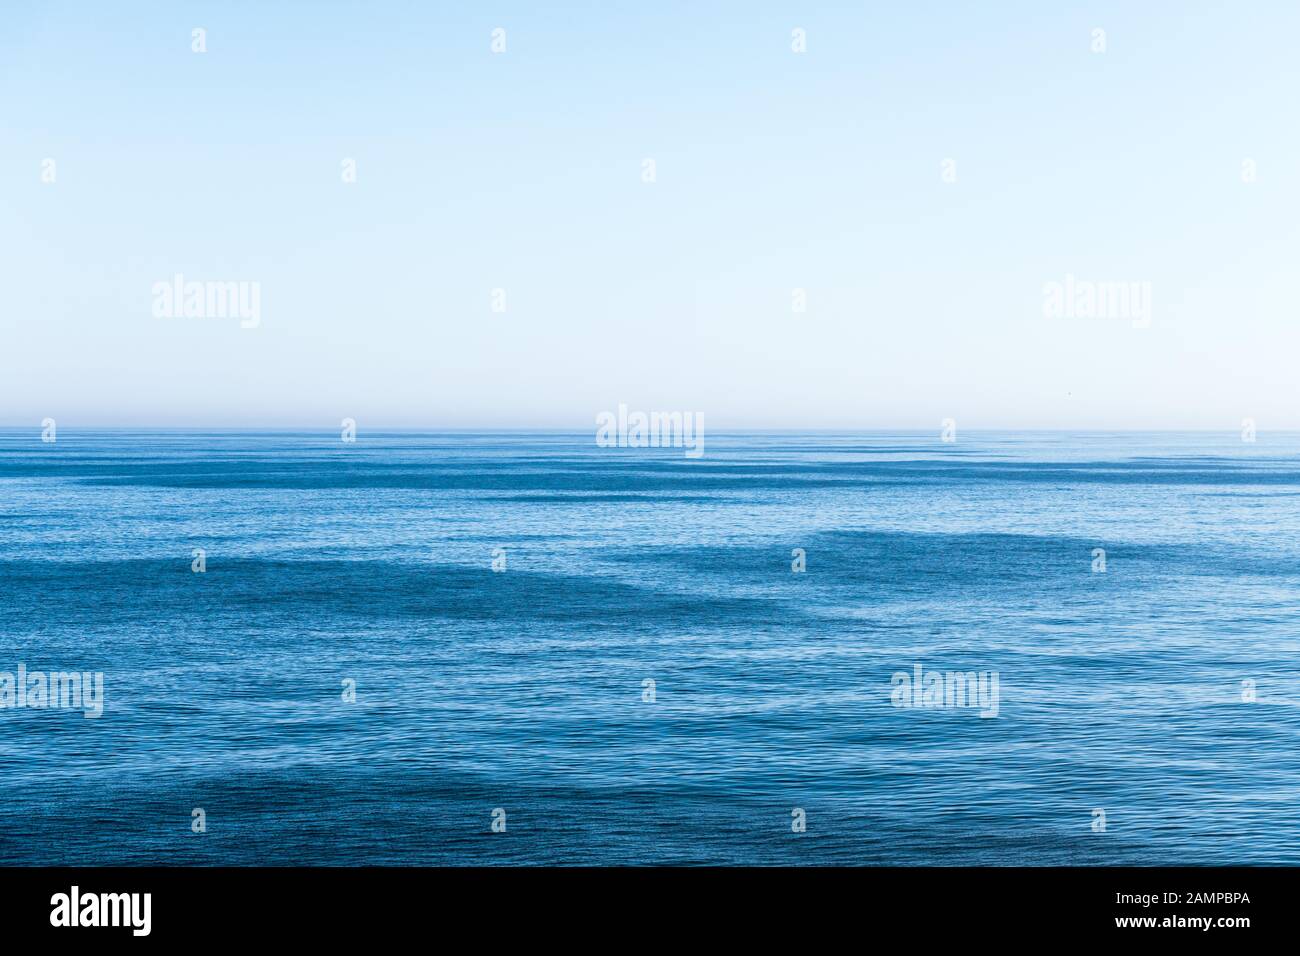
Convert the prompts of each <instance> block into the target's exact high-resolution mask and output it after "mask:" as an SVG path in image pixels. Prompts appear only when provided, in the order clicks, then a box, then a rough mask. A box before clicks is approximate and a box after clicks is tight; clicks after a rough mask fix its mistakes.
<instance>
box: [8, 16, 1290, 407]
mask: <svg viewBox="0 0 1300 956" xmlns="http://www.w3.org/2000/svg"><path fill="white" fill-rule="evenodd" d="M114 6H115V5H107V4H100V3H93V2H64V3H60V2H25V0H18V2H11V3H7V4H5V6H4V8H3V11H0V118H2V119H0V262H2V263H3V266H0V268H2V269H3V277H4V280H5V289H6V291H7V295H6V296H5V301H4V304H3V305H2V306H0V336H2V341H3V346H4V348H3V358H2V359H0V425H32V426H33V427H35V426H37V425H38V424H39V422H40V421H41V419H43V418H45V417H47V416H48V417H53V418H55V419H56V420H57V421H58V422H59V426H60V428H64V427H76V426H78V425H166V426H181V425H205V426H212V425H244V426H283V425H295V426H319V427H322V428H333V427H337V425H338V423H339V421H340V420H341V419H342V418H344V417H351V418H354V419H356V420H357V421H358V423H359V424H360V426H361V427H362V428H363V429H364V428H367V427H381V426H394V427H434V428H436V427H474V426H485V427H516V426H518V427H529V426H534V427H536V426H540V427H562V428H568V427H574V428H585V427H594V421H595V417H596V415H597V413H599V412H601V411H604V410H612V409H616V408H617V406H618V404H619V403H620V402H622V403H626V404H627V405H629V406H631V407H632V408H634V409H644V410H673V409H677V410H683V411H695V412H699V413H702V414H703V415H704V417H705V421H706V423H707V426H708V427H712V428H719V429H721V428H726V427H742V428H744V427H777V428H788V427H801V426H805V427H831V428H914V427H919V428H930V427H933V428H934V429H936V430H937V429H938V428H939V423H940V421H941V420H942V419H944V418H954V419H956V421H957V422H958V425H959V427H961V428H971V429H977V428H1015V427H1026V428H1113V429H1124V428H1132V429H1151V428H1212V429H1219V428H1222V429H1225V430H1234V431H1235V430H1237V429H1239V428H1240V425H1241V422H1242V419H1243V418H1246V417H1251V418H1254V419H1255V420H1256V421H1257V422H1258V426H1259V428H1260V429H1261V430H1270V429H1288V428H1289V429H1294V428H1300V374H1297V357H1300V303H1297V301H1296V297H1295V295H1294V293H1293V290H1292V289H1291V288H1290V287H1289V284H1290V282H1292V281H1293V279H1292V276H1293V275H1294V272H1295V267H1296V264H1297V258H1298V256H1297V253H1298V252H1300V179H1298V177H1300V128H1298V126H1297V123H1296V102H1297V94H1300V57H1297V56H1296V55H1295V38H1296V37H1297V35H1300V4H1296V3H1294V2H1286V0H1268V2H1254V0H1239V2H1216V3H1210V2H1197V0H1184V2H1173V0H1167V2H1166V0H1154V2H1144V3H1140V4H1137V3H1132V2H1131V0H1129V2H1078V3H1070V4H1059V3H1043V2H1042V0H993V2H989V3H984V4H971V3H964V2H958V0H947V2H915V3H893V4H886V3H874V2H873V3H865V2H858V3H795V2H788V3H767V2H717V3H686V2H661V3H647V4H608V3H599V2H586V3H573V2H569V3H542V2H536V0H534V2H515V3H472V4H471V3H436V4H435V3H422V2H400V3H399V2H384V0H374V2H355V3H350V2H349V3H345V2H333V3H306V2H279V3H274V4H271V3H261V2H229V0H227V2H220V3H218V2H204V3H176V2H171V3H164V2H140V3H131V4H125V5H121V6H120V8H118V9H114V8H113V7H114ZM194 28H203V29H204V30H205V31H206V36H205V41H206V52H204V53H195V52H193V51H192V49H191V47H192V33H191V31H192V30H193V29H194ZM496 28H502V29H504V30H505V44H506V49H505V52H502V53H494V52H492V49H491V44H492V31H493V30H494V29H496ZM796 28H798V29H802V30H804V31H806V52H803V53H796V52H794V51H793V50H792V31H793V30H795V29H796ZM1096 28H1101V29H1104V31H1105V43H1106V50H1105V52H1104V53H1098V52H1094V51H1093V49H1092V47H1093V44H1094V35H1093V31H1094V29H1096ZM49 159H53V160H54V167H53V169H54V173H55V175H54V181H53V182H45V181H43V173H44V172H45V171H46V170H47V169H48V165H47V164H46V163H45V161H46V160H49ZM345 159H352V160H355V163H356V181H355V182H354V183H348V182H344V181H343V176H342V164H343V162H344V160H345ZM646 159H652V160H653V161H654V164H655V166H654V171H655V181H654V182H653V183H647V182H645V181H643V171H644V165H643V163H644V160H646ZM949 159H951V160H953V161H954V162H955V166H952V167H945V166H944V162H945V160H949ZM1247 161H1249V162H1250V163H1251V164H1252V166H1250V167H1247V166H1244V165H1243V164H1245V163H1247ZM946 168H947V169H955V174H956V176H955V181H953V182H947V181H945V178H944V171H945V169H946ZM1248 168H1253V170H1254V176H1253V181H1246V180H1247V179H1251V176H1249V175H1244V171H1245V170H1246V169H1248ZM177 274H181V275H183V276H184V277H185V279H186V280H198V281H240V280H242V281H249V282H257V283H258V284H259V288H260V317H259V318H260V321H259V322H258V324H257V326H256V327H255V328H243V327H241V323H240V321H239V320H238V318H217V319H213V318H204V319H198V318H184V317H173V318H159V317H156V316H155V315H154V309H153V306H154V304H155V303H154V287H155V283H158V282H160V281H161V282H171V281H172V279H173V277H174V276H175V275H177ZM1067 275H1069V276H1073V277H1075V278H1076V279H1077V280H1088V281H1125V282H1146V283H1150V290H1151V314H1150V323H1149V325H1147V326H1146V327H1140V323H1135V322H1133V321H1129V320H1125V319H1119V318H1084V317H1048V316H1046V315H1045V314H1044V287H1045V285H1046V284H1048V283H1051V282H1054V281H1055V282H1064V281H1065V277H1066V276H1067ZM494 289H503V290H505V311H504V312H496V311H493V307H492V306H493V298H492V296H493V290H494ZM796 289H803V290H806V293H805V294H806V302H807V306H806V311H803V312H798V311H795V309H794V290H796Z"/></svg>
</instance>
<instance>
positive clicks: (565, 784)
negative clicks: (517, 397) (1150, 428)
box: [0, 429, 1300, 864]
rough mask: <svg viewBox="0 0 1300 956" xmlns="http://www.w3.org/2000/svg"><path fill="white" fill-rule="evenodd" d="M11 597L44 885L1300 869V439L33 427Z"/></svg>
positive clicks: (24, 829)
mask: <svg viewBox="0 0 1300 956" xmlns="http://www.w3.org/2000/svg"><path fill="white" fill-rule="evenodd" d="M196 548H202V549H204V550H205V552H206V562H207V570H206V572H205V573H203V574H195V573H193V572H192V571H191V562H192V560H193V559H192V552H193V550H194V549H196ZM795 548H802V549H804V551H805V552H806V556H807V558H806V560H807V571H806V572H805V573H802V574H795V573H792V571H791V561H792V551H793V549H795ZM1095 548H1104V549H1105V551H1106V562H1107V570H1106V573H1104V574H1101V573H1094V572H1093V571H1092V565H1093V556H1092V555H1093V549H1095ZM496 549H502V550H503V551H504V554H505V560H506V569H505V571H503V572H501V573H496V572H494V571H493V570H492V560H493V553H494V551H495V550H496ZM0 595H2V597H0V671H10V672H13V671H16V669H17V666H18V665H19V664H20V663H22V664H25V665H26V666H27V668H28V669H29V670H78V671H102V672H103V673H104V679H105V709H104V713H103V716H102V717H101V718H100V719H98V720H88V719H86V718H84V717H83V716H82V714H81V713H80V712H79V711H73V710H51V709H46V710H40V709H31V708H24V709H17V708H7V709H3V710H0V779H2V780H3V781H4V784H5V791H4V799H3V800H0V861H3V862H7V863H20V864H145V863H179V864H218V863H226V864H254V863H259V864H296V863H335V864H353V863H357V864H360V863H366V864H380V863H405V864H460V863H465V864H483V863H534V864H578V863H612V864H635V863H747V864H800V863H802V864H839V863H849V864H887V863H892V864H965V863H989V864H1103V863H1127V864H1164V863H1172V864H1179V863H1186V864H1199V863H1207V864H1226V863H1300V735H1298V731H1300V713H1298V712H1297V699H1298V694H1300V671H1298V670H1297V656H1298V655H1300V436H1297V435H1260V437H1259V440H1258V441H1257V442H1256V443H1254V444H1245V443H1243V442H1241V441H1240V439H1239V437H1238V436H1237V435H1236V434H1234V433H1225V434H1224V435H1223V436H1214V435H1208V434H1136V433H1124V434H1113V435H1112V434H1101V433H1090V434H1064V435H1058V434H1047V433H1021V434H1016V433H982V434H973V433H962V434H961V435H960V436H959V440H958V441H957V442H956V443H955V444H951V445H948V444H942V443H941V442H939V440H938V437H937V435H928V434H927V435H920V434H905V433H896V434H885V433H879V434H869V435H834V434H810V433H804V434H750V435H712V434H710V435H708V436H707V443H706V452H705V455H704V457H703V458H701V459H698V460H691V459H687V458H685V457H684V455H683V454H682V452H681V450H668V449H665V450H659V449H646V450H627V449H601V448H597V447H596V446H595V444H594V442H593V439H592V435H591V434H583V435H564V434H548V433H529V434H503V433H495V434H470V433H455V434H414V433H391V434H378V433H370V432H365V431H363V432H362V433H361V435H360V437H359V440H358V441H357V443H356V444H343V443H342V442H340V441H339V437H338V435H337V433H333V434H325V433H314V434H309V433H272V432H221V433H218V432H207V433H180V432H144V431H81V432H78V431H76V430H73V429H61V430H60V432H59V440H58V442H57V443H56V444H54V445H47V444H42V443H41V441H40V440H39V431H38V430H36V429H24V430H21V431H18V430H12V429H10V430H4V431H0ZM916 664H921V665H922V666H923V667H925V668H926V669H930V668H933V669H934V670H936V671H950V670H952V671H957V670H959V671H989V670H992V671H997V672H998V673H999V675H1000V684H999V686H1000V701H999V711H998V716H997V717H996V718H993V719H985V718H981V716H980V713H979V711H978V710H975V709H969V708H967V709H962V708H942V709H907V708H899V707H895V706H893V705H892V703H891V696H890V694H891V690H892V686H891V676H892V675H893V674H894V673H895V672H898V671H907V672H911V671H912V668H913V667H914V665H916ZM647 679H650V680H653V681H654V682H655V700H654V702H653V703H649V702H646V701H644V700H643V687H644V684H643V682H644V681H646V680H647ZM345 680H354V681H355V682H356V695H357V696H356V701H355V703H346V702H344V700H343V699H342V695H343V691H344V685H343V682H344V681H345ZM1245 680H1253V681H1255V688H1256V691H1255V693H1256V700H1255V701H1254V702H1246V701H1243V683H1242V682H1243V681H1245ZM199 807H201V808H203V809H204V810H205V811H206V814H207V832H206V833H203V834H195V833H192V832H191V814H192V810H193V809H194V808H199ZM796 807H798V808H803V809H804V811H805V812H806V815H807V832H806V833H803V834H795V833H792V832H791V819H792V818H791V811H792V809H793V808H796ZM495 808H502V809H504V810H505V812H506V820H507V828H506V832H505V833H493V832H492V831H491V820H492V816H491V815H492V811H493V810H494V809H495ZM1097 809H1103V810H1104V811H1105V813H1106V822H1107V828H1106V832H1104V833H1097V832H1093V828H1092V824H1093V812H1094V810H1097Z"/></svg>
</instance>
